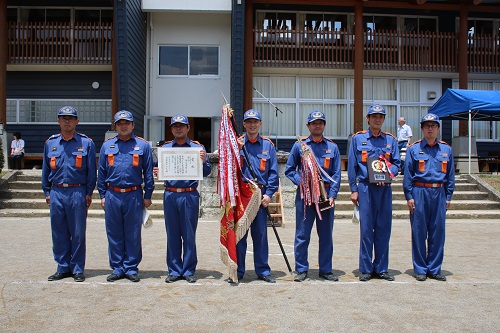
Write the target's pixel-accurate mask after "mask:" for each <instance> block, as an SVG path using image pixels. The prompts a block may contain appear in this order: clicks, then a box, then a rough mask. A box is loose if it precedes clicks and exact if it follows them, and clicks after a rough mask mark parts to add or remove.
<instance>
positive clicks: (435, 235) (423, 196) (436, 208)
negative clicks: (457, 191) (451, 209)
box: [410, 186, 446, 274]
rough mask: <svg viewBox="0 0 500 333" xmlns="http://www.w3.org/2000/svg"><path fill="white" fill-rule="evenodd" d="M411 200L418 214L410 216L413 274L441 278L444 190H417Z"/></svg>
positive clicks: (444, 211)
mask: <svg viewBox="0 0 500 333" xmlns="http://www.w3.org/2000/svg"><path fill="white" fill-rule="evenodd" d="M412 196H413V199H414V200H415V211H414V213H413V214H410V222H411V240H412V257H413V269H414V273H415V274H441V265H442V264H443V257H444V239H445V225H446V222H445V219H446V193H445V189H444V187H441V188H429V187H419V186H414V187H413V190H412ZM426 243H427V244H426ZM426 245H427V246H426Z"/></svg>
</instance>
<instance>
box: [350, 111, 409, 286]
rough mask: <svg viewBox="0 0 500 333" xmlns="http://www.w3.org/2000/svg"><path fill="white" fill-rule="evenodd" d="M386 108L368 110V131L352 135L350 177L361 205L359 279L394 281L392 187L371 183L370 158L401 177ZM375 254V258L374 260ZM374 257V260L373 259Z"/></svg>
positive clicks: (353, 194)
mask: <svg viewBox="0 0 500 333" xmlns="http://www.w3.org/2000/svg"><path fill="white" fill-rule="evenodd" d="M385 115H386V112H385V108H384V107H383V106H382V105H379V104H373V105H372V106H370V107H369V108H368V112H367V114H366V121H367V122H368V129H367V130H363V131H360V132H357V133H356V134H354V135H353V136H352V139H351V146H350V149H349V155H348V164H347V176H348V180H349V187H350V189H351V201H352V202H353V203H354V204H355V205H359V221H360V223H359V225H360V245H359V273H360V274H359V280H360V281H368V280H370V279H371V278H373V277H377V278H380V279H383V280H387V281H394V277H393V276H392V275H390V274H389V273H388V267H389V240H390V238H391V229H392V188H391V186H390V185H391V184H386V183H384V182H378V183H370V182H369V179H370V178H369V175H368V167H370V166H369V165H367V162H368V158H377V159H384V160H385V161H386V165H387V166H388V170H389V173H390V174H391V175H392V176H394V177H395V176H396V175H397V174H398V169H399V164H400V160H399V150H398V142H397V140H396V138H395V137H394V136H393V135H392V134H390V133H387V132H384V131H382V130H381V128H382V125H383V124H384V121H385ZM373 253H375V258H373ZM372 258H373V259H372Z"/></svg>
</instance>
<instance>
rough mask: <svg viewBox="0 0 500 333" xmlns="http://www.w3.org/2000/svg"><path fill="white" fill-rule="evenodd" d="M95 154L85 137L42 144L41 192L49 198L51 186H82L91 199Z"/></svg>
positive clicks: (58, 138) (59, 138)
mask: <svg viewBox="0 0 500 333" xmlns="http://www.w3.org/2000/svg"><path fill="white" fill-rule="evenodd" d="M96 179H97V174H96V151H95V145H94V142H93V141H92V140H91V139H89V138H88V137H87V136H86V135H85V134H80V133H75V135H73V138H71V139H70V140H68V141H65V140H64V139H63V137H62V135H61V134H54V135H52V136H51V137H50V138H49V139H48V140H47V141H45V146H44V153H43V166H42V189H43V193H44V194H45V196H49V194H50V188H51V187H52V184H83V185H85V186H86V188H87V190H86V195H90V196H92V192H93V191H94V188H95V184H96Z"/></svg>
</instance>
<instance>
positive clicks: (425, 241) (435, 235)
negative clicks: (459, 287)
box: [403, 113, 455, 281]
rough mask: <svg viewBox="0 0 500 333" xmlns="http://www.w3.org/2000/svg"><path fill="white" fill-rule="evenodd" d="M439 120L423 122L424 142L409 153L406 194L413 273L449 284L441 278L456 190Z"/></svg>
mask: <svg viewBox="0 0 500 333" xmlns="http://www.w3.org/2000/svg"><path fill="white" fill-rule="evenodd" d="M439 125H440V124H439V117H438V116H436V115H435V114H432V113H429V114H427V115H425V116H424V117H423V118H422V120H421V122H420V128H421V129H422V134H423V137H424V138H423V139H422V140H418V141H417V142H415V143H414V144H413V145H411V146H410V147H409V148H408V150H407V152H406V163H405V174H404V179H403V190H404V194H405V197H406V200H407V204H408V208H409V209H410V222H411V243H412V258H413V272H414V273H415V278H416V279H417V281H425V280H426V279H427V278H430V279H434V280H438V281H446V276H444V275H443V274H441V266H442V264H443V257H444V240H445V226H446V211H447V210H448V209H449V208H450V206H451V197H452V195H453V191H454V189H455V167H454V165H455V164H454V160H453V151H452V149H451V147H450V146H449V145H448V144H447V143H446V142H444V141H439V140H437V136H438V134H439Z"/></svg>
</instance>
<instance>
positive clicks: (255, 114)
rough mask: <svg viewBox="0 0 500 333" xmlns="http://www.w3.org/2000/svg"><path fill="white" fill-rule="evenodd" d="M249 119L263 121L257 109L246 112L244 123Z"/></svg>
mask: <svg viewBox="0 0 500 333" xmlns="http://www.w3.org/2000/svg"><path fill="white" fill-rule="evenodd" d="M247 119H257V120H260V121H262V117H261V116H260V112H259V110H255V109H250V110H248V111H247V112H245V114H244V115H243V121H245V120H247Z"/></svg>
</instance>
